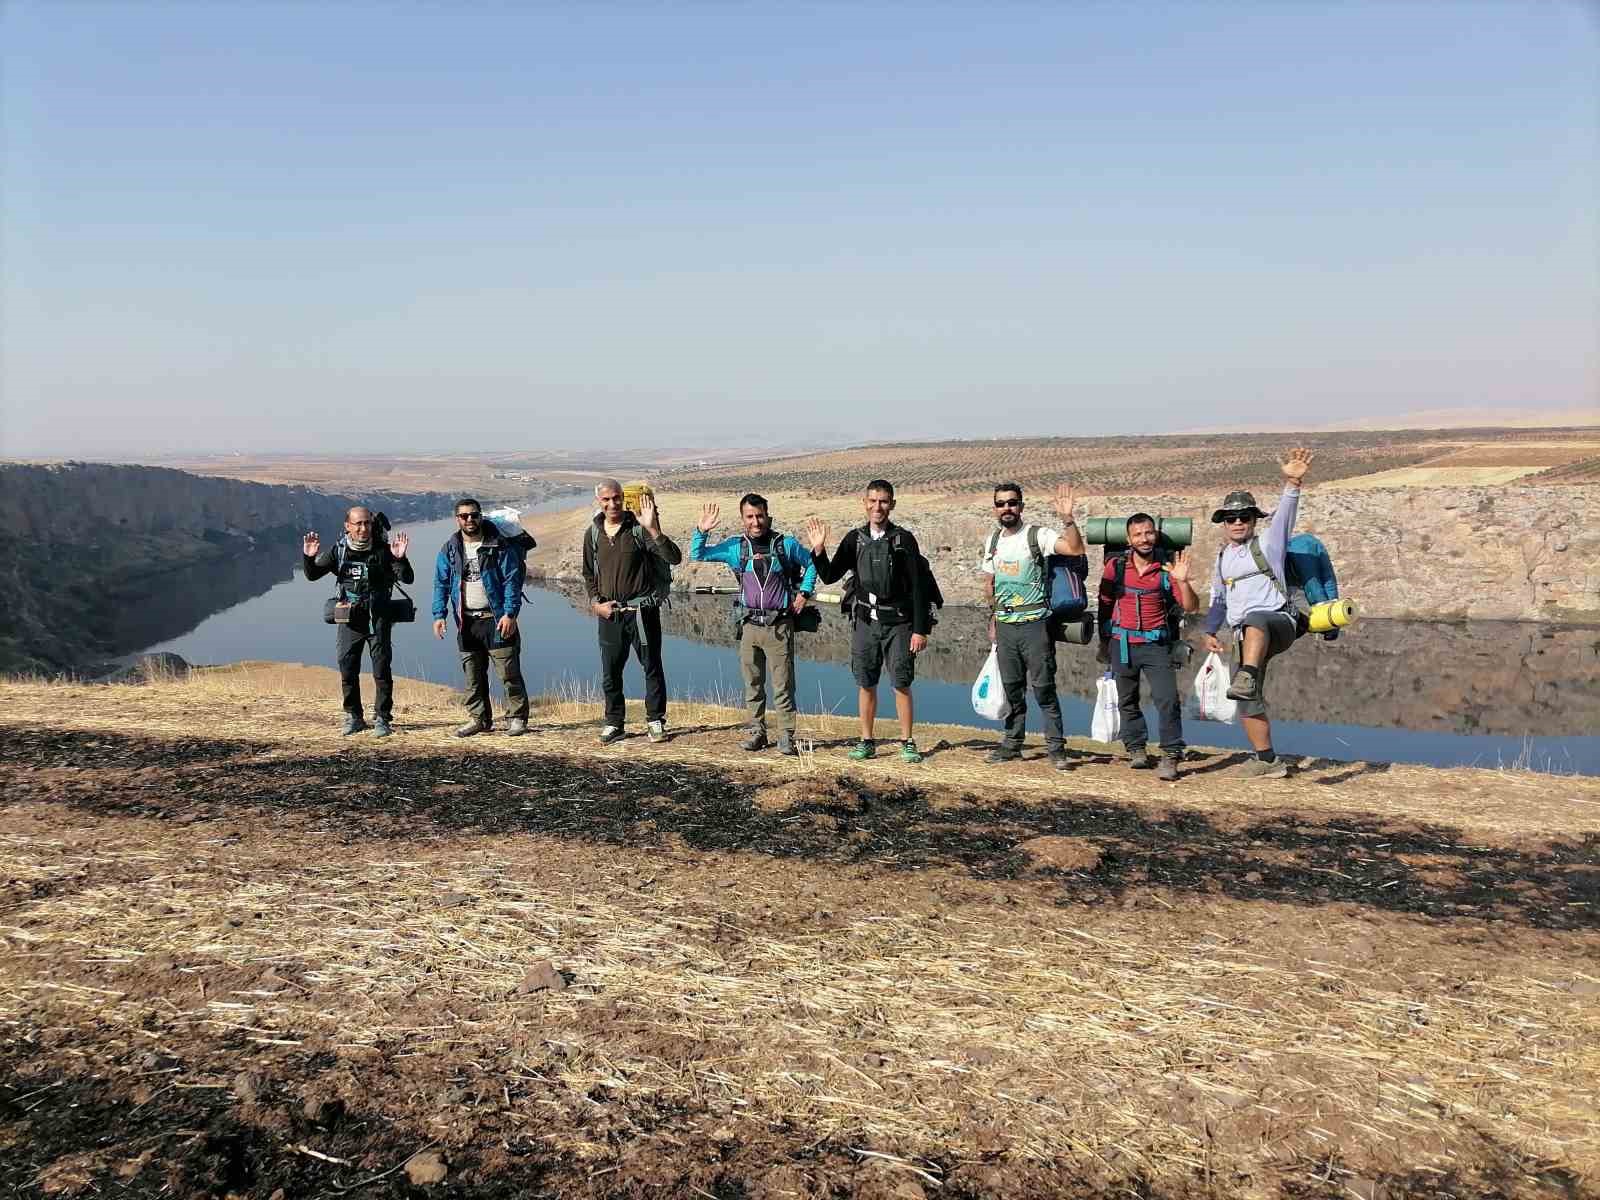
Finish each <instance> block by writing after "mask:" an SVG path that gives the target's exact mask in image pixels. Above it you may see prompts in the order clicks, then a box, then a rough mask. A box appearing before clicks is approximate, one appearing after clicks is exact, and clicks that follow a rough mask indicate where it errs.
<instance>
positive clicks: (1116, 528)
mask: <svg viewBox="0 0 1600 1200" xmlns="http://www.w3.org/2000/svg"><path fill="white" fill-rule="evenodd" d="M1083 540H1084V541H1086V542H1088V543H1089V545H1091V546H1105V547H1107V548H1108V549H1112V550H1121V549H1122V548H1123V547H1125V546H1126V545H1127V544H1128V518H1127V517H1090V518H1088V519H1087V520H1085V521H1084V523H1083ZM1156 540H1157V544H1159V545H1162V546H1165V547H1167V548H1168V549H1169V550H1181V549H1183V547H1185V546H1187V545H1189V544H1191V543H1192V542H1193V541H1194V519H1193V518H1192V517H1157V518H1156Z"/></svg>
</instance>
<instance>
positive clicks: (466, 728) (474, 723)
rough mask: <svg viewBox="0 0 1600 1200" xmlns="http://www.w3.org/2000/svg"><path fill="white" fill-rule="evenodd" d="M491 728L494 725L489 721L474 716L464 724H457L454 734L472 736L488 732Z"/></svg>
mask: <svg viewBox="0 0 1600 1200" xmlns="http://www.w3.org/2000/svg"><path fill="white" fill-rule="evenodd" d="M493 728H494V725H493V724H492V723H490V722H488V721H480V720H478V719H477V718H476V717H474V718H473V719H472V720H470V721H468V722H467V723H466V724H465V725H458V726H457V727H456V736H457V737H472V736H473V735H474V734H478V733H488V732H489V730H491V729H493Z"/></svg>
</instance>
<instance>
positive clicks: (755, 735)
mask: <svg viewBox="0 0 1600 1200" xmlns="http://www.w3.org/2000/svg"><path fill="white" fill-rule="evenodd" d="M766 748H767V727H766V726H765V725H752V726H750V736H749V737H747V738H745V740H744V741H743V742H741V743H740V745H739V749H741V750H749V751H752V752H754V751H756V750H765V749H766Z"/></svg>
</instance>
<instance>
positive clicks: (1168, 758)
mask: <svg viewBox="0 0 1600 1200" xmlns="http://www.w3.org/2000/svg"><path fill="white" fill-rule="evenodd" d="M1156 778H1157V779H1165V780H1166V781H1167V782H1168V783H1173V782H1175V781H1176V780H1177V778H1178V760H1177V759H1175V758H1173V757H1172V755H1170V754H1163V755H1162V756H1161V765H1160V766H1159V767H1157V768H1156Z"/></svg>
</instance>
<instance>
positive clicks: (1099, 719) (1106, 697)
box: [1089, 671, 1122, 742]
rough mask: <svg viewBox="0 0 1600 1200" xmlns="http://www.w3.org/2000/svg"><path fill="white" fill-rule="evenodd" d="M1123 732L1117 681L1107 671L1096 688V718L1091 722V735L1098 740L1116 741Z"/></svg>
mask: <svg viewBox="0 0 1600 1200" xmlns="http://www.w3.org/2000/svg"><path fill="white" fill-rule="evenodd" d="M1121 732H1122V708H1121V706H1120V705H1119V704H1118V703H1117V681H1116V678H1115V677H1114V676H1113V675H1112V674H1111V672H1110V671H1107V672H1106V673H1105V674H1104V675H1102V676H1100V683H1099V685H1098V686H1097V687H1096V689H1095V695H1094V718H1093V719H1092V720H1091V721H1090V722H1089V736H1090V737H1091V738H1093V739H1094V740H1095V741H1097V742H1114V741H1116V740H1117V735H1118V734H1120V733H1121Z"/></svg>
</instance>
